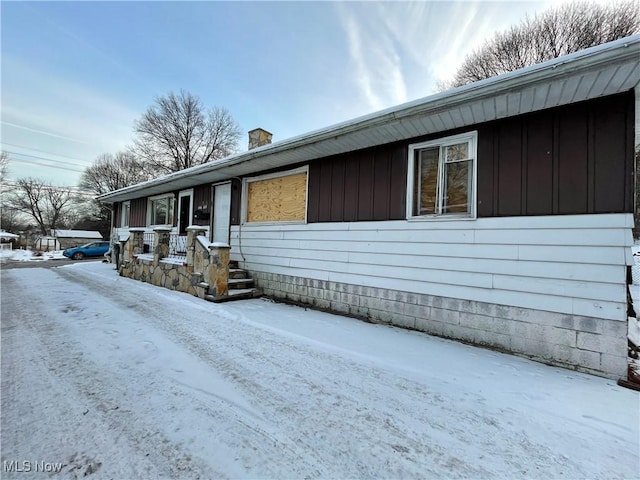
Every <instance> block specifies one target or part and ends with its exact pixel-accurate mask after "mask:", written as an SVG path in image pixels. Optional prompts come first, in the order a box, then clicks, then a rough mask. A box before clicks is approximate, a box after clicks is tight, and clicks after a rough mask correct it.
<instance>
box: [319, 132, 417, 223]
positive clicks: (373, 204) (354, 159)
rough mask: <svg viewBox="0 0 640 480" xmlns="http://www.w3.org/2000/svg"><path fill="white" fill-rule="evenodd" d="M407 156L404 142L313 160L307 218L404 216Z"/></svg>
mask: <svg viewBox="0 0 640 480" xmlns="http://www.w3.org/2000/svg"><path fill="white" fill-rule="evenodd" d="M406 155H407V147H406V145H398V144H394V145H391V146H385V147H381V148H376V149H368V150H364V151H360V152H354V153H350V154H344V155H336V156H334V157H329V158H326V159H323V160H322V161H318V162H312V163H311V164H310V165H309V201H308V205H309V207H308V211H307V221H308V222H309V223H315V222H357V221H370V220H399V219H402V218H404V217H405V195H406V181H407V162H406Z"/></svg>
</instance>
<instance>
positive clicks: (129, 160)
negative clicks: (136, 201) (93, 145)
mask: <svg viewBox="0 0 640 480" xmlns="http://www.w3.org/2000/svg"><path fill="white" fill-rule="evenodd" d="M149 178H151V176H150V175H149V174H148V173H146V171H145V169H144V165H143V163H142V162H141V161H139V160H138V159H137V158H136V157H135V155H134V154H133V153H131V152H118V153H116V154H110V153H105V154H103V155H100V156H99V157H98V158H97V159H96V160H95V161H94V162H93V165H91V166H89V167H87V168H86V169H85V170H84V172H82V176H81V177H80V183H79V187H80V188H81V189H82V190H84V191H85V192H88V193H90V195H88V196H84V197H80V198H78V204H80V205H82V212H83V214H82V215H79V216H78V217H77V218H76V219H75V222H74V224H75V227H76V228H81V229H85V230H86V229H88V230H99V231H100V233H102V234H103V235H107V236H108V234H109V229H110V226H111V208H110V207H109V206H108V205H105V204H103V203H101V202H99V201H98V200H97V199H96V197H97V196H98V195H102V194H105V193H108V192H112V191H114V190H118V189H120V188H124V187H128V186H129V185H133V184H135V183H138V182H142V181H144V180H148V179H149Z"/></svg>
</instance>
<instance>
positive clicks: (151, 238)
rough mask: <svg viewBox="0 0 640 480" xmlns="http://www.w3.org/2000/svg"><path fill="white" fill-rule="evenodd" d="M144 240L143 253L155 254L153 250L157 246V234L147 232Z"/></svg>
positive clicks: (143, 236)
mask: <svg viewBox="0 0 640 480" xmlns="http://www.w3.org/2000/svg"><path fill="white" fill-rule="evenodd" d="M142 238H143V239H144V251H143V253H153V249H154V248H155V246H156V234H155V233H153V232H145V233H144V234H143V235H142Z"/></svg>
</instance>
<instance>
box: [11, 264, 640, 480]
mask: <svg viewBox="0 0 640 480" xmlns="http://www.w3.org/2000/svg"><path fill="white" fill-rule="evenodd" d="M0 279H1V282H2V283H1V293H2V405H1V407H2V419H1V420H2V460H3V471H2V478H28V477H29V476H30V475H29V474H26V473H7V472H6V470H7V468H8V465H9V463H10V462H11V461H15V462H18V464H19V465H22V462H24V461H28V462H31V465H32V472H31V473H32V476H35V477H39V478H43V474H42V473H35V472H34V468H33V465H35V462H48V463H51V464H53V463H56V462H60V463H62V464H63V465H62V474H61V475H62V478H74V477H76V478H82V477H83V475H85V474H88V476H89V478H116V479H124V478H127V479H135V478H159V477H160V478H203V479H204V478H461V477H463V478H474V479H478V478H483V479H484V478H535V479H548V478H568V479H575V478H589V479H592V478H638V477H639V476H640V465H639V458H638V451H639V433H640V432H639V429H640V426H639V423H640V419H639V415H640V414H639V407H640V404H639V398H640V396H639V394H638V393H637V392H633V391H631V390H626V389H623V388H621V387H618V386H617V385H616V384H615V382H614V381H611V380H606V379H603V378H598V377H594V376H590V375H584V374H579V373H574V372H571V371H567V370H563V369H558V368H552V367H548V366H545V365H542V364H538V363H534V362H530V361H527V360H524V359H521V358H517V357H513V356H509V355H503V354H500V353H496V352H492V351H488V350H483V349H479V348H473V347H470V346H466V345H462V344H459V343H455V342H450V341H445V340H442V339H438V338H432V337H429V336H427V335H424V334H421V333H416V332H410V331H404V330H401V329H396V328H391V327H387V326H382V325H371V324H367V323H364V322H361V321H358V320H353V319H349V318H344V317H340V316H334V315H329V314H325V313H319V312H315V311H311V310H305V309H302V308H297V307H291V306H286V305H281V304H274V303H271V302H268V301H265V300H260V299H256V300H249V301H242V302H232V303H227V304H212V303H208V302H205V301H203V300H199V299H197V298H195V297H191V296H189V295H187V294H183V293H177V292H172V291H169V290H166V289H162V288H157V287H153V286H150V285H147V284H144V283H141V282H137V281H133V280H129V279H126V278H121V277H118V276H117V274H116V272H115V271H114V270H113V265H109V264H102V263H98V262H90V263H77V264H73V265H68V266H63V267H58V268H48V269H45V268H34V269H15V270H6V271H2V272H1V276H0Z"/></svg>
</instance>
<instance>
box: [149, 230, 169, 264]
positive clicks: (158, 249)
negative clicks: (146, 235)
mask: <svg viewBox="0 0 640 480" xmlns="http://www.w3.org/2000/svg"><path fill="white" fill-rule="evenodd" d="M170 232H171V227H155V228H154V229H153V235H154V237H155V238H154V244H155V248H154V249H153V264H154V265H157V264H158V262H159V261H160V260H162V259H163V258H166V257H168V256H169V235H170Z"/></svg>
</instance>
